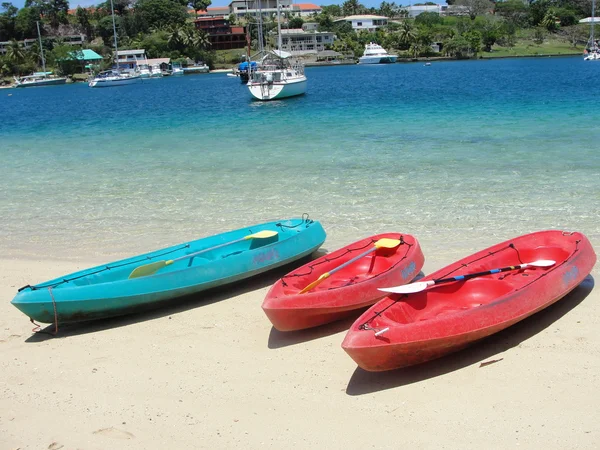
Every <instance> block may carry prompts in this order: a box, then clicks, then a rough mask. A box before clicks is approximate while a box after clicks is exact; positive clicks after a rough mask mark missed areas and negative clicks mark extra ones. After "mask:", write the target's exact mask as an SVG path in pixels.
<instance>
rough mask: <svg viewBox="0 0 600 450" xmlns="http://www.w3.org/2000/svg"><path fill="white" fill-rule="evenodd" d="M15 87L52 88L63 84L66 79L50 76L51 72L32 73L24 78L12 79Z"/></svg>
mask: <svg viewBox="0 0 600 450" xmlns="http://www.w3.org/2000/svg"><path fill="white" fill-rule="evenodd" d="M14 79H15V87H18V88H19V87H36V86H52V85H54V84H65V83H66V82H67V79H66V78H64V77H57V76H55V75H52V72H34V73H33V74H31V75H27V76H24V77H18V78H17V77H14Z"/></svg>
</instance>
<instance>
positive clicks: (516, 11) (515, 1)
mask: <svg viewBox="0 0 600 450" xmlns="http://www.w3.org/2000/svg"><path fill="white" fill-rule="evenodd" d="M495 13H496V15H498V16H501V17H503V18H505V19H506V20H507V21H509V22H512V23H514V24H515V25H517V26H525V25H526V24H527V17H528V13H529V6H528V5H526V4H525V3H523V1H522V0H506V1H503V2H497V3H496V6H495Z"/></svg>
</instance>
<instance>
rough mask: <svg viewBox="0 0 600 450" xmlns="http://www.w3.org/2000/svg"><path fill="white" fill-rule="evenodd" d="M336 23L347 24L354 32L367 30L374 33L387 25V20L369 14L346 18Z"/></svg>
mask: <svg viewBox="0 0 600 450" xmlns="http://www.w3.org/2000/svg"><path fill="white" fill-rule="evenodd" d="M336 22H349V23H350V24H351V25H352V29H353V30H354V31H361V30H368V31H375V30H376V29H377V28H380V27H383V26H385V25H387V23H388V18H387V17H384V16H374V15H371V14H361V15H355V16H347V17H344V18H342V19H338V20H336Z"/></svg>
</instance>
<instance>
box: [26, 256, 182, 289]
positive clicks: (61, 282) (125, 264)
mask: <svg viewBox="0 0 600 450" xmlns="http://www.w3.org/2000/svg"><path fill="white" fill-rule="evenodd" d="M184 248H190V244H184V245H182V246H181V247H177V248H174V249H172V250H169V251H165V252H162V253H157V254H153V255H152V256H146V257H144V258H140V259H137V260H135V261H128V262H124V263H121V264H115V265H112V266H104V267H102V268H99V269H98V270H95V271H94V272H85V273H82V274H81V275H79V276H76V277H73V278H63V279H62V280H60V281H57V282H55V283H52V284H37V285H34V286H31V285H30V284H28V285H27V286H23V287H22V288H20V289H18V291H17V292H21V291H23V290H25V289H31V290H32V291H36V290H38V289H46V288H55V287H56V286H59V285H61V284H64V283H69V282H70V281H74V280H78V279H80V278H85V277H89V276H91V275H96V274H99V273H102V272H106V271H107V270H112V269H119V268H121V267H125V266H129V265H132V264H139V263H142V262H146V261H152V260H154V259H157V258H162V257H163V256H165V255H169V254H171V253H174V252H178V251H180V250H183V249H184Z"/></svg>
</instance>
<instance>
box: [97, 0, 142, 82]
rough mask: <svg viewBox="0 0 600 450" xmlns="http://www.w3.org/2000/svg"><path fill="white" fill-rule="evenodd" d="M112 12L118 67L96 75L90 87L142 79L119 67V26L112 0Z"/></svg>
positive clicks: (116, 63)
mask: <svg viewBox="0 0 600 450" xmlns="http://www.w3.org/2000/svg"><path fill="white" fill-rule="evenodd" d="M110 12H111V14H112V23H113V35H114V39H115V65H116V69H113V70H105V71H104V72H100V73H99V74H98V75H97V76H96V77H94V78H93V79H92V80H91V81H90V83H89V86H90V87H111V86H121V85H124V84H132V83H137V82H138V81H140V80H141V78H140V76H139V75H138V74H132V73H127V72H123V71H122V70H121V69H120V68H119V47H118V45H117V26H116V25H115V10H114V7H113V1H112V0H110Z"/></svg>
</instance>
